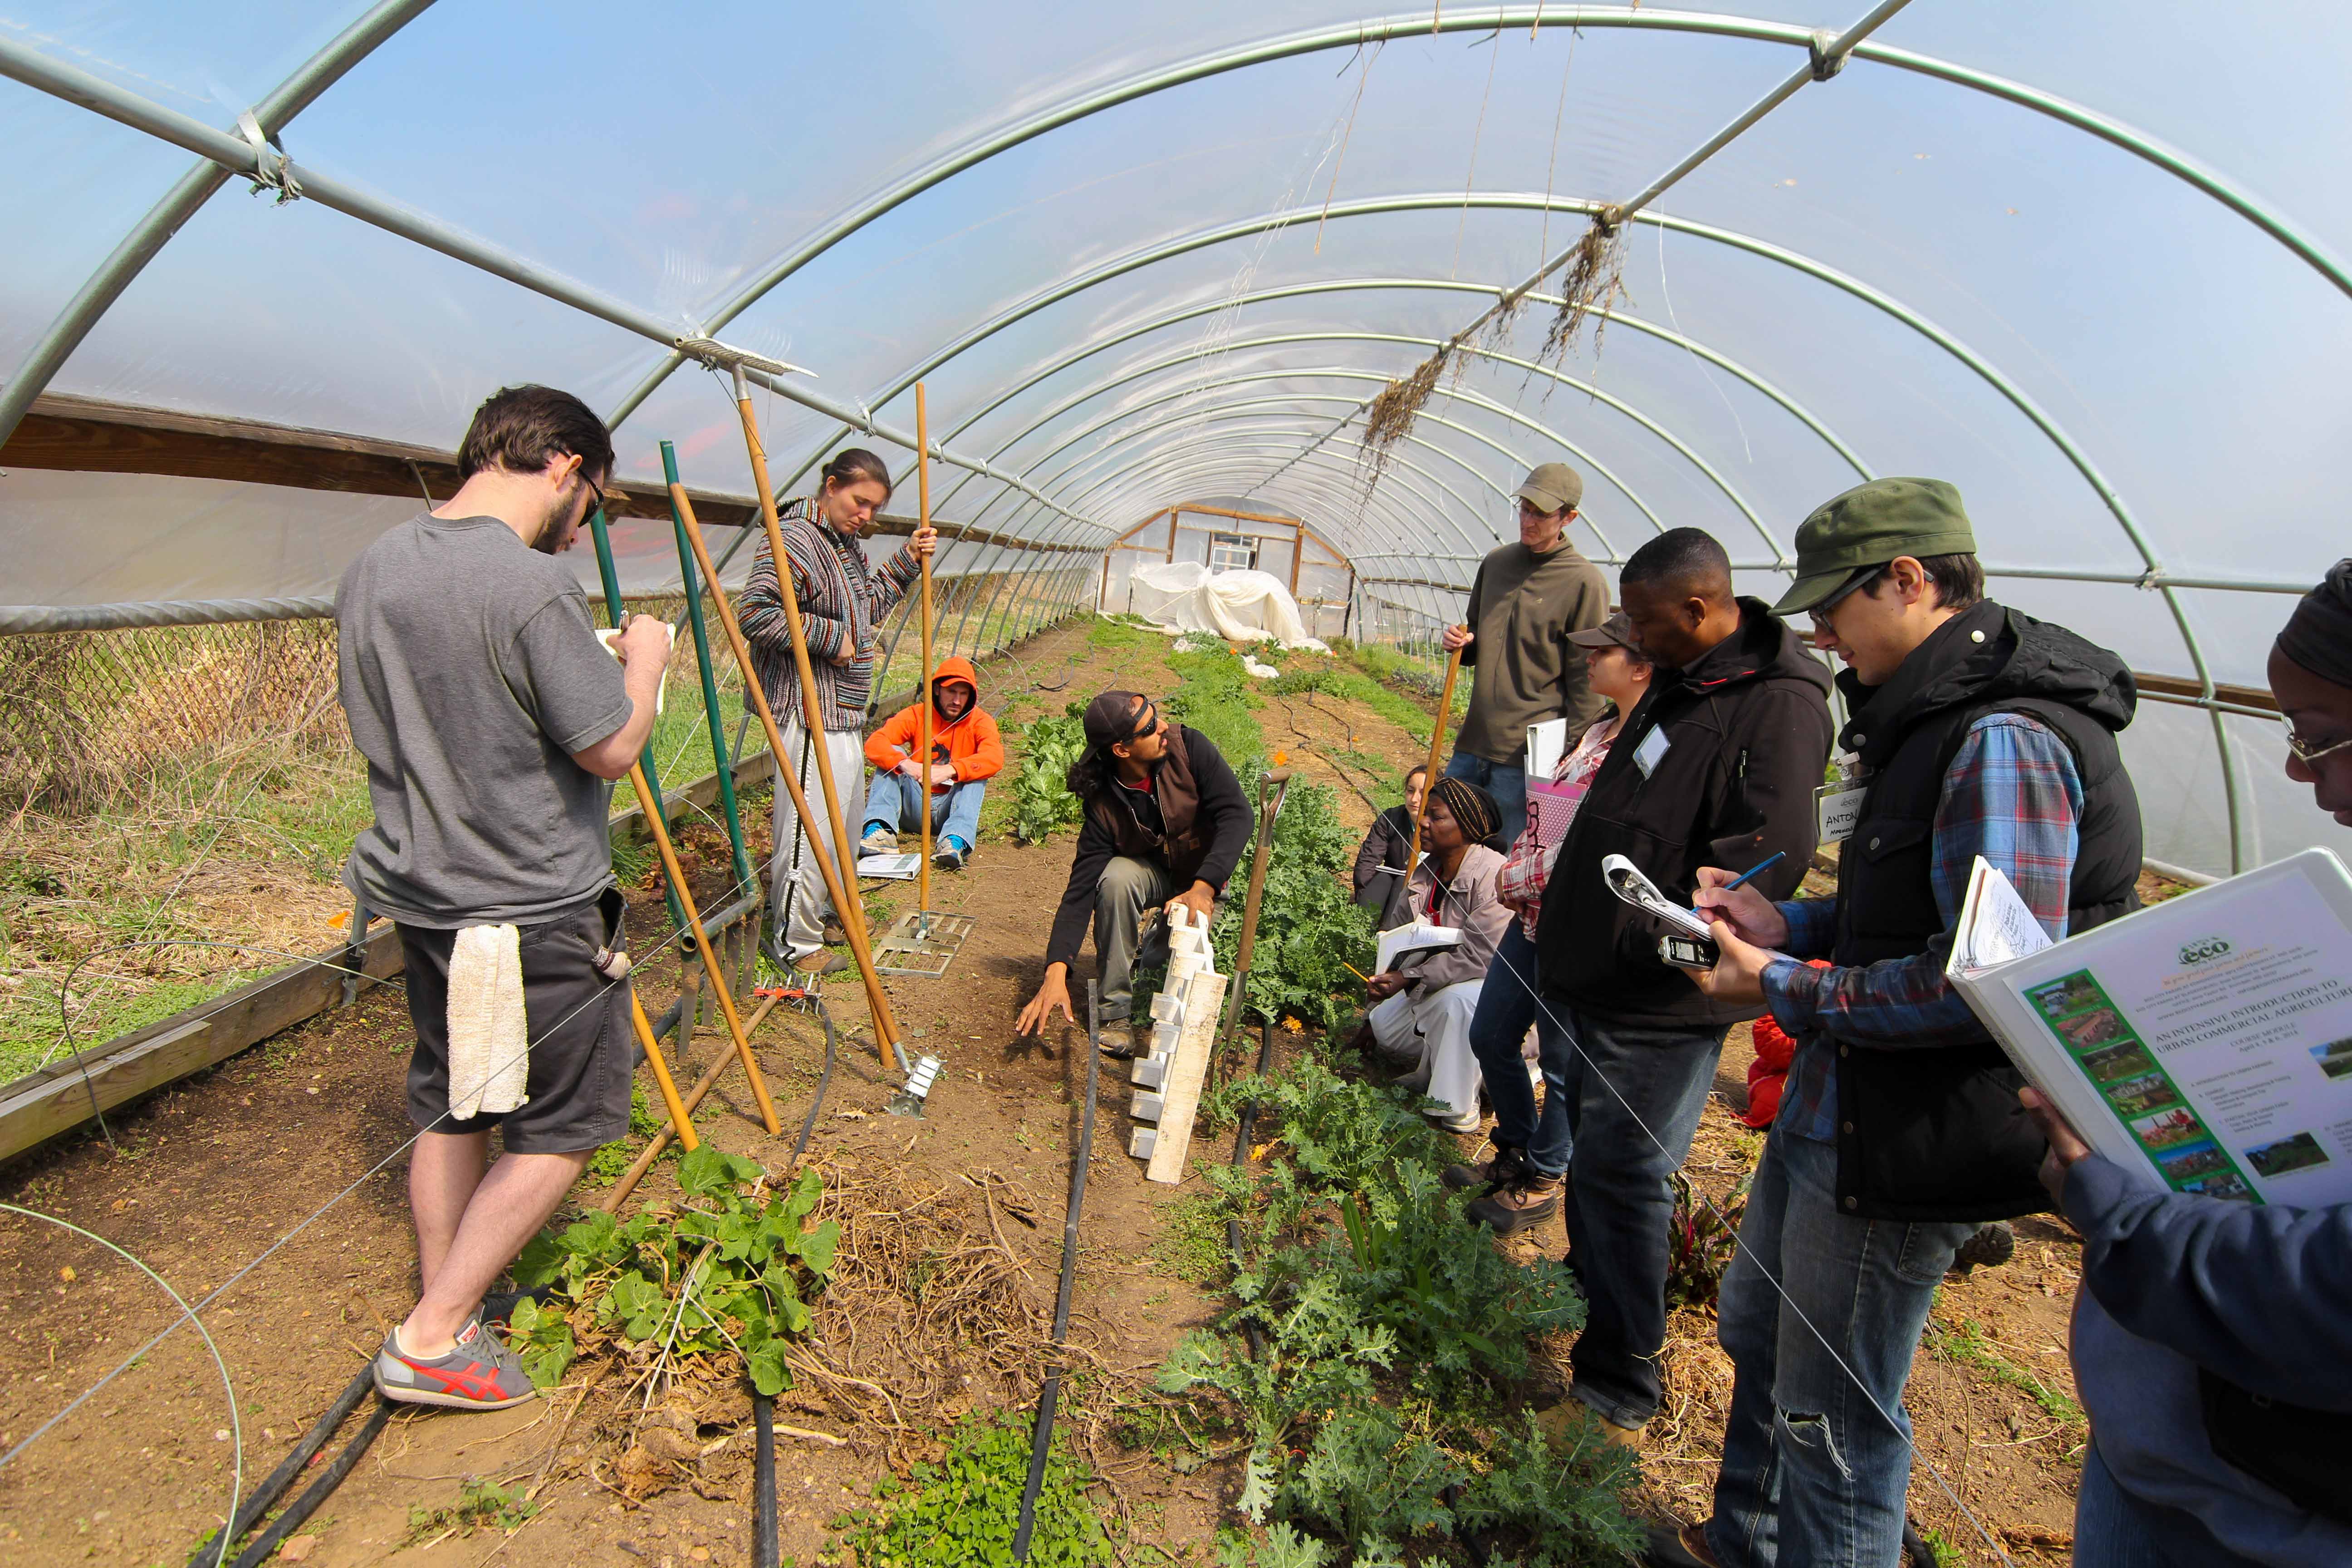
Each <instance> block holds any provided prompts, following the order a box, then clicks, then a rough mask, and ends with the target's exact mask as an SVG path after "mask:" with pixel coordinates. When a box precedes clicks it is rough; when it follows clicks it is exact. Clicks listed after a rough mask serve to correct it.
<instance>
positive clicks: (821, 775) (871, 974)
mask: <svg viewBox="0 0 2352 1568" xmlns="http://www.w3.org/2000/svg"><path fill="white" fill-rule="evenodd" d="M735 412H736V414H737V415H738V416H740V418H741V419H742V421H743V444H744V447H746V448H747V449H748V450H749V451H750V453H751V486H752V489H754V490H755V491H756V492H758V495H759V498H760V524H761V527H762V528H765V529H766V530H767V531H768V552H769V554H770V556H771V557H772V559H773V560H774V562H775V565H776V597H777V598H778V599H779V600H780V601H782V605H783V607H784V626H785V627H786V629H787V630H788V631H789V632H790V633H791V635H792V643H793V672H794V673H795V674H797V675H798V676H799V677H800V682H801V711H802V722H803V723H804V724H806V725H807V726H808V732H809V735H810V737H811V738H812V739H813V740H814V742H815V745H814V751H815V752H816V782H817V787H818V789H819V790H820V791H821V792H822V793H823V794H824V812H825V818H824V819H825V821H826V822H827V823H829V824H831V827H830V832H831V835H832V837H833V849H834V855H835V858H836V859H837V860H838V862H839V864H840V867H841V881H840V884H839V886H840V888H841V889H845V891H846V893H847V896H846V897H844V896H843V893H842V892H840V891H832V889H833V887H834V885H833V884H831V883H828V884H827V890H828V891H832V897H833V907H834V909H835V910H836V911H837V912H838V913H839V914H840V916H841V929H842V931H844V932H845V934H846V935H847V936H848V938H849V952H850V955H851V956H852V957H854V958H856V960H857V969H858V973H860V974H861V975H862V976H864V978H865V980H866V995H867V997H868V998H869V999H870V1000H871V1001H872V1003H873V1012H874V1039H875V1044H876V1045H877V1047H880V1050H881V1053H882V1059H883V1060H884V1061H885V1062H887V1063H890V1064H891V1065H892V1066H894V1067H896V1066H899V1065H900V1063H899V1058H900V1056H901V1055H902V1053H901V1052H900V1051H899V1049H898V1017H897V1016H896V1015H894V1014H893V1013H892V1012H891V1011H890V1000H889V998H888V997H887V996H885V995H884V994H882V977H881V976H880V975H879V974H877V973H876V972H875V969H874V949H873V944H872V942H870V941H869V940H868V939H867V937H866V906H865V904H864V903H863V902H862V901H860V900H859V899H858V897H857V846H856V843H854V842H853V841H852V840H851V838H850V837H849V823H848V820H847V818H846V817H845V816H843V814H842V809H841V795H840V792H839V791H838V790H836V789H835V787H834V780H833V759H832V758H831V757H829V756H827V755H826V754H825V750H824V715H823V713H822V711H821V710H819V709H818V707H817V700H816V672H815V670H814V668H813V667H812V666H811V665H810V663H809V650H808V634H807V633H806V631H805V630H803V627H802V626H801V606H800V601H799V600H798V598H797V597H795V596H794V595H793V580H792V556H791V555H790V554H789V553H788V552H786V551H785V549H784V531H783V529H782V527H781V526H779V524H778V522H777V520H776V498H775V495H774V493H773V492H772V491H771V490H770V489H769V488H768V449H767V447H765V446H763V445H762V444H761V440H760V422H759V420H758V418H757V417H755V416H753V414H752V412H751V391H750V389H749V388H747V387H745V386H744V385H743V384H742V383H741V382H740V381H739V382H738V383H737V393H736V400H735ZM670 489H671V491H672V493H673V494H675V495H677V496H680V497H683V496H684V495H685V493H686V491H685V488H684V487H683V486H679V485H673V486H671V487H670ZM711 588H712V590H713V592H716V591H717V589H718V584H717V583H715V582H714V583H713V584H711ZM743 674H744V678H745V681H746V684H747V685H751V686H757V685H758V684H759V683H760V682H759V678H758V677H757V676H754V675H753V674H752V673H751V665H750V664H749V663H746V664H745V665H744V667H743ZM771 743H772V744H775V745H776V766H777V771H778V772H780V773H782V772H784V771H786V770H785V764H784V751H783V747H782V744H781V743H778V742H771ZM801 819H802V820H803V822H805V821H806V820H808V817H807V813H806V810H805V808H803V811H802V818H801ZM811 847H812V848H814V849H816V851H817V857H816V858H817V859H818V860H819V861H822V860H824V858H825V857H824V850H823V848H822V847H820V846H815V845H812V846H811Z"/></svg>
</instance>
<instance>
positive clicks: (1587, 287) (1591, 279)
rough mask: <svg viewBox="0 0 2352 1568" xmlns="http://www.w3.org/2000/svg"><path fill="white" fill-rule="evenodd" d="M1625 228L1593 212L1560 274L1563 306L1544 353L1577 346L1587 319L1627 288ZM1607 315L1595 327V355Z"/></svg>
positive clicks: (1548, 354)
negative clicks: (1614, 224)
mask: <svg viewBox="0 0 2352 1568" xmlns="http://www.w3.org/2000/svg"><path fill="white" fill-rule="evenodd" d="M1624 276H1625V230H1624V228H1623V226H1622V225H1621V226H1614V227H1612V226H1611V225H1610V224H1609V223H1608V222H1607V220H1606V218H1605V216H1603V215H1602V214H1600V213H1595V214H1593V216H1592V222H1591V226H1589V227H1587V228H1586V229H1585V231H1584V237H1583V238H1581V239H1580V240H1578V241H1577V242H1576V249H1575V250H1574V252H1572V253H1571V254H1570V257H1569V261H1568V270H1567V271H1566V272H1564V273H1562V274H1561V276H1560V288H1559V292H1560V300H1559V311H1558V313H1556V314H1555V315H1554V316H1553V317H1552V319H1551V327H1550V329H1549V331H1546V332H1545V334H1544V344H1543V353H1542V355H1541V356H1540V357H1542V358H1544V359H1551V358H1553V357H1555V356H1557V355H1559V354H1562V353H1567V352H1568V351H1569V350H1570V349H1572V348H1574V347H1575V346H1576V336H1577V333H1578V332H1579V331H1581V330H1582V329H1583V326H1584V323H1585V321H1587V319H1589V318H1591V316H1592V315H1593V313H1594V312H1595V311H1605V310H1607V309H1608V308H1609V305H1610V302H1611V301H1612V300H1614V299H1615V298H1616V297H1617V296H1618V295H1619V294H1621V293H1622V292H1623V291H1624V287H1625V285H1624ZM1608 325H1609V322H1608V319H1607V318H1606V316H1603V317H1601V319H1600V321H1598V322H1597V323H1596V324H1595V326H1594V327H1593V330H1592V357H1593V358H1594V359H1596V360H1597V359H1599V358H1600V357H1601V333H1602V332H1603V331H1607V329H1608Z"/></svg>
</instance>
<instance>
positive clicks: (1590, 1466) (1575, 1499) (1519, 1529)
mask: <svg viewBox="0 0 2352 1568" xmlns="http://www.w3.org/2000/svg"><path fill="white" fill-rule="evenodd" d="M1486 1458H1487V1459H1488V1461H1489V1464H1488V1467H1487V1468H1486V1469H1485V1470H1484V1471H1483V1472H1480V1473H1478V1474H1475V1475H1474V1476H1473V1477H1472V1478H1471V1479H1470V1481H1469V1483H1468V1484H1467V1485H1466V1486H1465V1487H1464V1488H1463V1490H1462V1495H1461V1496H1459V1497H1458V1498H1456V1499H1455V1500H1454V1522H1455V1527H1456V1528H1457V1529H1459V1530H1461V1531H1480V1532H1482V1533H1484V1532H1492V1531H1502V1532H1507V1534H1508V1535H1511V1536H1516V1537H1517V1538H1518V1541H1517V1549H1516V1550H1510V1549H1509V1548H1508V1547H1507V1548H1506V1550H1504V1551H1500V1552H1496V1556H1497V1557H1498V1558H1500V1559H1502V1560H1504V1561H1516V1562H1517V1563H1524V1564H1526V1568H1584V1565H1586V1564H1593V1565H1596V1568H1597V1565H1599V1564H1604V1563H1605V1564H1609V1565H1611V1568H1614V1565H1615V1564H1618V1563H1624V1562H1629V1561H1633V1560H1636V1559H1638V1557H1639V1555H1640V1552H1641V1549H1642V1544H1643V1536H1642V1531H1641V1530H1640V1528H1639V1527H1638V1526H1636V1525H1635V1524H1634V1523H1633V1521H1631V1520H1629V1519H1627V1518H1626V1517H1625V1514H1624V1511H1623V1510H1622V1509H1621V1508H1620V1507H1619V1506H1618V1503H1617V1497H1618V1494H1619V1493H1620V1492H1622V1490H1624V1489H1625V1488H1627V1487H1629V1486H1631V1485H1633V1483H1634V1482H1636V1481H1638V1480H1639V1479H1641V1469H1640V1466H1639V1464H1638V1463H1637V1461H1636V1460H1635V1459H1634V1457H1633V1454H1632V1453H1631V1452H1630V1451H1628V1450H1626V1449H1623V1448H1620V1447H1617V1446H1616V1445H1614V1444H1612V1443H1609V1442H1606V1441H1604V1440H1603V1439H1602V1438H1601V1436H1599V1435H1598V1429H1597V1428H1591V1427H1588V1430H1587V1432H1586V1433H1585V1434H1584V1435H1582V1436H1579V1437H1578V1438H1577V1439H1576V1440H1575V1441H1574V1442H1572V1443H1570V1444H1568V1445H1565V1446H1555V1445H1554V1444H1552V1443H1550V1442H1548V1441H1547V1440H1546V1439H1545V1436H1544V1434H1543V1433H1542V1431H1540V1430H1539V1429H1538V1427H1537V1426H1536V1422H1535V1417H1534V1415H1532V1414H1531V1413H1522V1414H1521V1415H1520V1417H1519V1419H1518V1420H1517V1422H1514V1423H1511V1424H1509V1425H1507V1426H1504V1427H1503V1428H1502V1429H1501V1430H1499V1431H1497V1432H1496V1433H1495V1434H1494V1436H1492V1437H1490V1438H1489V1439H1488V1440H1487V1442H1486Z"/></svg>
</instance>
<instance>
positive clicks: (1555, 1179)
mask: <svg viewBox="0 0 2352 1568" xmlns="http://www.w3.org/2000/svg"><path fill="white" fill-rule="evenodd" d="M1568 640H1569V641H1570V642H1572V643H1575V644H1577V645H1578V646H1579V647H1582V648H1583V649H1584V668H1585V670H1586V672H1587V675H1588V677H1589V678H1590V679H1591V684H1592V689H1593V690H1594V691H1596V692H1598V693H1600V694H1601V696H1603V697H1605V698H1607V699H1608V700H1609V702H1610V708H1609V710H1608V711H1606V712H1604V713H1603V714H1601V717H1600V718H1599V719H1598V720H1595V721H1593V723H1592V725H1591V727H1590V728H1589V729H1587V730H1586V731H1584V733H1583V734H1582V735H1581V736H1580V737H1579V738H1578V740H1577V742H1576V744H1575V745H1574V746H1572V747H1570V749H1569V750H1568V751H1567V752H1565V753H1563V754H1562V755H1561V757H1560V759H1559V765H1558V766H1556V767H1554V768H1553V769H1552V774H1551V784H1550V787H1549V789H1547V788H1545V787H1544V786H1542V785H1536V786H1534V787H1531V788H1530V789H1529V790H1528V825H1527V826H1525V827H1524V828H1522V829H1520V831H1519V837H1518V839H1517V842H1516V843H1514V844H1513V845H1512V846H1511V853H1510V858H1508V859H1507V860H1506V861H1504V863H1503V868H1502V870H1501V871H1500V872H1499V873H1497V875H1496V879H1495V889H1496V894H1497V896H1499V897H1500V898H1501V900H1503V902H1504V903H1505V904H1506V905H1507V906H1508V907H1509V908H1510V909H1512V910H1515V911H1516V912H1517V915H1518V917H1519V918H1518V919H1517V921H1515V922H1513V924H1512V926H1511V929H1510V930H1509V931H1506V932H1505V933H1504V935H1503V940H1502V942H1501V944H1500V945H1499V946H1498V947H1496V950H1495V959H1494V963H1492V964H1491V965H1489V966H1488V968H1487V972H1486V978H1487V980H1488V981H1489V982H1490V984H1488V985H1487V986H1486V988H1485V989H1484V990H1483V991H1481V992H1480V993H1479V994H1478V1012H1477V1015H1476V1016H1475V1017H1473V1018H1472V1019H1471V1021H1470V1048H1471V1050H1472V1051H1473V1052H1475V1054H1476V1056H1477V1058H1478V1066H1479V1069H1480V1071H1481V1072H1483V1073H1484V1074H1485V1076H1486V1098H1487V1099H1489V1100H1492V1101H1494V1105H1495V1132H1494V1140H1493V1142H1494V1149H1495V1152H1494V1154H1493V1155H1492V1156H1491V1157H1490V1158H1488V1159H1485V1160H1481V1161H1479V1162H1478V1163H1475V1164H1465V1165H1455V1166H1454V1167H1453V1168H1452V1169H1450V1170H1448V1171H1447V1172H1446V1173H1445V1181H1446V1184H1447V1185H1449V1186H1453V1187H1476V1186H1483V1187H1485V1188H1486V1194H1485V1195H1483V1196H1481V1197H1480V1198H1478V1199H1477V1200H1476V1201H1475V1202H1474V1203H1472V1204H1471V1205H1469V1207H1468V1208H1467V1209H1466V1210H1465V1213H1466V1214H1467V1215H1469V1217H1470V1218H1472V1219H1473V1220H1475V1221H1476V1222H1477V1223H1479V1224H1480V1225H1485V1226H1493V1227H1494V1228H1495V1229H1496V1230H1497V1231H1499V1232H1501V1233H1502V1234H1503V1235H1505V1236H1508V1235H1510V1234H1511V1233H1512V1232H1514V1231H1519V1230H1525V1229H1527V1228H1528V1227H1529V1226H1536V1225H1540V1224H1542V1223H1543V1222H1544V1221H1545V1220H1547V1219H1549V1218H1550V1217H1551V1216H1552V1215H1554V1214H1557V1213H1558V1212H1559V1194H1560V1182H1561V1178H1562V1177H1563V1176H1564V1175H1565V1174H1566V1173H1567V1171H1568V1159H1569V1153H1570V1144H1569V1136H1568V1104H1567V1099H1566V1095H1565V1092H1564V1090H1563V1089H1562V1087H1561V1085H1562V1083H1563V1079H1562V1076H1561V1075H1562V1073H1563V1071H1564V1069H1565V1068H1566V1066H1567V1061H1568V1053H1569V1049H1570V1041H1569V1038H1568V1034H1567V1031H1566V1029H1565V1028H1564V1026H1562V1025H1561V1023H1560V1021H1559V1019H1558V1018H1557V1017H1556V1016H1553V1015H1552V1014H1551V1013H1550V1012H1549V1011H1547V1012H1545V1013H1544V1014H1543V1016H1540V1017H1538V1010H1537V1007H1536V989H1535V985H1536V946H1535V937H1536V916H1537V915H1538V913H1540V912H1541V910H1542V909H1543V889H1544V880H1545V879H1546V878H1548V877H1549V876H1550V875H1551V868H1552V862H1553V861H1554V860H1556V859H1558V858H1559V847H1560V845H1561V843H1562V842H1563V841H1565V840H1566V838H1567V837H1568V826H1569V824H1570V823H1571V822H1573V821H1574V820H1575V819H1576V808H1577V805H1578V804H1579V803H1580V801H1582V799H1583V798H1584V791H1585V787H1586V786H1587V785H1588V784H1591V782H1592V775H1593V774H1595V773H1599V772H1600V771H1601V763H1603V762H1604V761H1606V760H1607V758H1608V756H1609V746H1610V743H1611V742H1613V741H1614V740H1616V738H1617V735H1618V732H1619V731H1622V729H1623V728H1624V727H1625V719H1626V716H1627V715H1628V714H1630V713H1632V712H1633V710H1634V709H1636V708H1638V707H1640V706H1641V703H1642V699H1643V696H1644V695H1645V694H1646V693H1647V692H1648V691H1649V689H1650V670H1651V665H1650V660H1649V659H1648V658H1646V657H1645V656H1644V655H1643V652H1642V650H1641V649H1640V648H1639V647H1636V646H1635V645H1634V642H1633V622H1632V621H1630V620H1628V619H1627V618H1626V616H1625V613H1624V612H1623V611H1622V610H1620V611H1619V612H1617V613H1616V614H1615V615H1613V616H1610V617H1609V618H1608V619H1607V620H1606V621H1603V622H1602V623H1601V625H1600V626H1595V627H1593V628H1592V629H1591V631H1583V632H1571V633H1570V634H1569V638H1568ZM1529 1024H1533V1025H1534V1026H1536V1059H1537V1063H1538V1066H1539V1068H1541V1070H1542V1073H1543V1079H1544V1103H1543V1109H1542V1110H1541V1111H1540V1112H1538V1110H1537V1109H1536V1093H1535V1085H1534V1084H1533V1083H1531V1082H1529V1081H1528V1074H1527V1071H1526V1069H1525V1068H1524V1067H1523V1066H1522V1065H1521V1063H1522V1055H1521V1053H1522V1051H1523V1049H1524V1046H1523V1042H1524V1041H1525V1040H1526V1039H1527V1035H1528V1025H1529Z"/></svg>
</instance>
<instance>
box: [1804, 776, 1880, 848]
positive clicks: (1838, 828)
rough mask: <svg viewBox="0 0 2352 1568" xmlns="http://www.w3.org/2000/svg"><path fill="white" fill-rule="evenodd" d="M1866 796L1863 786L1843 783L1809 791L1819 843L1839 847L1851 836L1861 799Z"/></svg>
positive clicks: (1867, 788) (1858, 814)
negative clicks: (1820, 837)
mask: <svg viewBox="0 0 2352 1568" xmlns="http://www.w3.org/2000/svg"><path fill="white" fill-rule="evenodd" d="M1869 793H1870V790H1869V787H1868V786H1867V785H1864V784H1823V785H1822V786H1821V787H1820V788H1819V789H1817V790H1815V791H1813V816H1814V820H1815V821H1816V822H1817V823H1818V824H1819V825H1820V827H1821V836H1822V843H1824V844H1843V843H1844V842H1845V841H1846V840H1847V839H1848V838H1850V837H1853V826H1854V824H1855V823H1857V822H1859V821H1861V820H1862V798H1863V796H1864V795H1868V794H1869Z"/></svg>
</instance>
